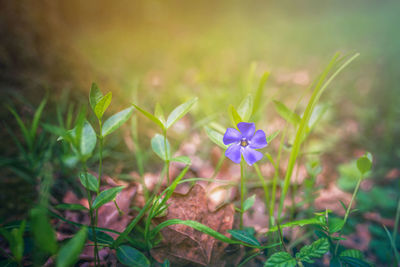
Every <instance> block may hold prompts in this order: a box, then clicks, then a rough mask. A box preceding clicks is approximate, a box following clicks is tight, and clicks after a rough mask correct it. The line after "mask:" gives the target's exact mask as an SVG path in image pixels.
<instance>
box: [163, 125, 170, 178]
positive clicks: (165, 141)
mask: <svg viewBox="0 0 400 267" xmlns="http://www.w3.org/2000/svg"><path fill="white" fill-rule="evenodd" d="M163 135H164V150H165V159H166V160H165V168H166V172H167V174H166V175H167V185H169V184H170V180H169V154H168V146H167V129H164V130H163Z"/></svg>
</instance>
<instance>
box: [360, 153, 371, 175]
mask: <svg viewBox="0 0 400 267" xmlns="http://www.w3.org/2000/svg"><path fill="white" fill-rule="evenodd" d="M371 167H372V155H371V153H368V154H365V155H363V156H362V157H360V158H359V159H358V160H357V168H358V170H359V171H360V173H361V174H362V175H364V174H365V173H366V172H368V171H370V170H371Z"/></svg>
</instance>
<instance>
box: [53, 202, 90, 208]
mask: <svg viewBox="0 0 400 267" xmlns="http://www.w3.org/2000/svg"><path fill="white" fill-rule="evenodd" d="M54 208H56V209H58V210H87V208H86V207H84V206H82V205H81V204H68V203H61V204H58V205H56V206H54Z"/></svg>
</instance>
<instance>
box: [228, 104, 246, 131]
mask: <svg viewBox="0 0 400 267" xmlns="http://www.w3.org/2000/svg"><path fill="white" fill-rule="evenodd" d="M228 114H229V118H230V119H231V123H232V125H233V126H234V127H235V128H237V125H238V123H239V122H242V121H243V119H242V118H241V117H240V115H239V113H238V112H237V111H236V109H235V107H234V106H232V105H229V108H228Z"/></svg>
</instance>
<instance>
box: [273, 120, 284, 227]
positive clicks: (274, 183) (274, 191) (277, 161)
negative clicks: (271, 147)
mask: <svg viewBox="0 0 400 267" xmlns="http://www.w3.org/2000/svg"><path fill="white" fill-rule="evenodd" d="M287 129H288V126H287V125H286V127H285V129H284V130H283V134H282V136H281V140H280V144H279V150H278V158H277V159H276V163H275V166H274V167H275V173H274V178H273V180H272V189H271V190H272V192H271V200H270V202H269V227H272V218H273V217H274V216H275V203H276V186H277V183H278V178H279V165H280V161H281V155H282V150H283V144H284V142H285V137H286V133H287Z"/></svg>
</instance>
